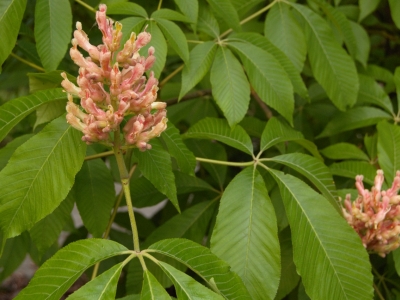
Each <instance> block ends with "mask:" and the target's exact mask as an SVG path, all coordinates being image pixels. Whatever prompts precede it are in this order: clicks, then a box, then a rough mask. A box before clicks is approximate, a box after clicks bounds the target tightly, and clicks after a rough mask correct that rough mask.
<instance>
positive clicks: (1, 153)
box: [0, 134, 33, 171]
mask: <svg viewBox="0 0 400 300" xmlns="http://www.w3.org/2000/svg"><path fill="white" fill-rule="evenodd" d="M32 136H33V134H24V135H22V136H19V137H17V138H15V139H13V140H12V141H11V142H9V143H8V144H7V145H6V146H5V147H3V148H1V149H0V171H1V170H2V169H3V168H4V167H5V166H6V165H7V163H8V161H9V160H10V157H11V155H12V154H13V153H14V151H15V150H16V149H17V148H18V147H19V146H21V145H22V144H23V143H25V142H26V141H27V140H29V139H30V138H31V137H32Z"/></svg>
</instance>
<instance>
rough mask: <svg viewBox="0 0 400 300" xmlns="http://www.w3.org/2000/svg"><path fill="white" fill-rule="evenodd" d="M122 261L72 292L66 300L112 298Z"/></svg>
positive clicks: (122, 264) (101, 299)
mask: <svg viewBox="0 0 400 300" xmlns="http://www.w3.org/2000/svg"><path fill="white" fill-rule="evenodd" d="M123 266H124V263H119V264H116V265H115V266H113V267H112V268H110V269H109V270H107V271H105V272H104V273H101V274H100V275H99V276H98V277H96V278H94V279H93V280H91V281H89V282H88V283H86V284H85V285H84V286H83V287H81V288H80V289H78V290H77V291H75V292H74V293H72V294H71V295H70V296H69V297H68V298H67V299H68V300H108V299H114V298H115V294H116V292H117V284H118V279H119V276H120V275H121V271H122V267H123Z"/></svg>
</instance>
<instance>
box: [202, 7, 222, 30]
mask: <svg viewBox="0 0 400 300" xmlns="http://www.w3.org/2000/svg"><path fill="white" fill-rule="evenodd" d="M197 29H198V30H199V31H201V32H204V33H206V34H208V35H209V36H210V37H213V38H218V36H219V34H220V31H219V25H218V21H217V19H216V18H215V17H214V15H213V14H212V12H211V11H210V10H209V9H208V6H206V5H202V6H200V10H199V22H198V24H197Z"/></svg>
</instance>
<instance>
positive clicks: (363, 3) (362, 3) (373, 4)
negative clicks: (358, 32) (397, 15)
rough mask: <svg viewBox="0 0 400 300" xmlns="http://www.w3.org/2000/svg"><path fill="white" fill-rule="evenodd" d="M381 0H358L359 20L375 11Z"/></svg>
mask: <svg viewBox="0 0 400 300" xmlns="http://www.w3.org/2000/svg"><path fill="white" fill-rule="evenodd" d="M379 2H381V0H358V5H359V7H360V15H359V16H358V22H361V21H362V20H363V19H364V18H365V17H366V16H368V15H369V14H371V13H372V12H374V11H375V9H376V8H377V7H378V5H379Z"/></svg>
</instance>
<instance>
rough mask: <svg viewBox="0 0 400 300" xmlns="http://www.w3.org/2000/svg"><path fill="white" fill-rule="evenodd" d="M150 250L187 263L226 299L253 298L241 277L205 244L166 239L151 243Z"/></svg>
mask: <svg viewBox="0 0 400 300" xmlns="http://www.w3.org/2000/svg"><path fill="white" fill-rule="evenodd" d="M148 250H149V252H153V251H154V252H156V253H160V254H163V255H166V256H169V257H171V258H173V259H175V260H177V261H179V262H181V263H182V264H184V265H186V266H187V267H188V268H190V269H191V270H192V271H193V272H195V273H196V274H197V275H199V276H200V277H201V278H203V279H204V281H205V282H207V283H208V284H209V285H210V286H214V287H216V288H217V290H218V291H219V293H220V294H221V295H222V296H224V297H225V298H226V299H243V300H245V299H252V298H251V297H250V294H249V293H248V291H247V289H246V287H245V285H244V284H243V281H242V280H241V279H240V277H239V276H238V275H237V274H236V273H234V272H232V271H230V266H229V265H228V264H227V263H226V262H225V261H223V260H221V259H219V258H218V257H217V256H216V255H215V254H213V253H212V252H211V251H210V249H208V248H206V247H204V246H201V245H199V244H197V243H195V242H193V241H189V240H186V239H165V240H162V241H159V242H157V243H155V244H153V245H151V246H150V247H149V248H148Z"/></svg>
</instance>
